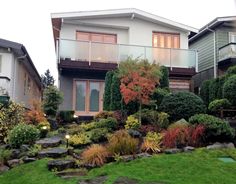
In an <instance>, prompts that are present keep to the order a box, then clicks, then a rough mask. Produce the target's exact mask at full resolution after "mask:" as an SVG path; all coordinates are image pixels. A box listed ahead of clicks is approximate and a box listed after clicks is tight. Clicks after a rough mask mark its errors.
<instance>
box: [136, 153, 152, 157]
mask: <svg viewBox="0 0 236 184" xmlns="http://www.w3.org/2000/svg"><path fill="white" fill-rule="evenodd" d="M151 156H152V155H150V154H148V153H139V154H137V155H136V158H148V157H151Z"/></svg>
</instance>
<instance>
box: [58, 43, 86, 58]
mask: <svg viewBox="0 0 236 184" xmlns="http://www.w3.org/2000/svg"><path fill="white" fill-rule="evenodd" d="M89 47H90V45H89V42H82V41H74V40H60V50H59V53H60V58H63V59H65V58H70V59H71V60H83V61H89Z"/></svg>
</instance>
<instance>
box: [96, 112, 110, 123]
mask: <svg viewBox="0 0 236 184" xmlns="http://www.w3.org/2000/svg"><path fill="white" fill-rule="evenodd" d="M111 117H113V112H112V111H102V112H99V113H98V114H97V115H96V116H95V117H94V119H95V120H98V121H99V120H100V119H107V118H111Z"/></svg>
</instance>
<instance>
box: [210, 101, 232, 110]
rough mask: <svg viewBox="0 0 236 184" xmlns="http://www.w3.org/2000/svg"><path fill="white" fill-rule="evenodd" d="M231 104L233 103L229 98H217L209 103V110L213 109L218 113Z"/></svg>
mask: <svg viewBox="0 0 236 184" xmlns="http://www.w3.org/2000/svg"><path fill="white" fill-rule="evenodd" d="M230 106H231V104H230V102H229V100H227V99H216V100H214V101H212V102H211V103H210V104H209V106H208V109H209V111H211V112H213V113H217V112H218V111H219V110H220V109H225V108H229V107H230Z"/></svg>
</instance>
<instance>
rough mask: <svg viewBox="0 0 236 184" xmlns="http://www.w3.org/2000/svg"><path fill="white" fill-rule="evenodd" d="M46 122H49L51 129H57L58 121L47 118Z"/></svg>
mask: <svg viewBox="0 0 236 184" xmlns="http://www.w3.org/2000/svg"><path fill="white" fill-rule="evenodd" d="M47 120H48V122H49V123H50V127H51V129H52V130H57V129H58V123H57V121H56V120H54V119H47Z"/></svg>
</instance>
